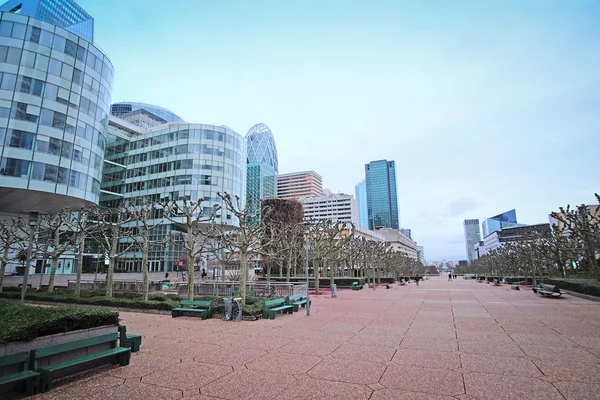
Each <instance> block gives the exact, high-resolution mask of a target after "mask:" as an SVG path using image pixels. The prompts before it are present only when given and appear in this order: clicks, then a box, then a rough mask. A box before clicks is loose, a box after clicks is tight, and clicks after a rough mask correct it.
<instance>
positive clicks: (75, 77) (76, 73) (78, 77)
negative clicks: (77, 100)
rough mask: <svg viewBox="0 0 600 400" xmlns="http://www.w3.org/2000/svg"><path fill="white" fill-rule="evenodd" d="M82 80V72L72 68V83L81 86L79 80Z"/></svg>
mask: <svg viewBox="0 0 600 400" xmlns="http://www.w3.org/2000/svg"><path fill="white" fill-rule="evenodd" d="M82 81H83V72H81V70H79V69H77V68H73V83H75V84H76V85H79V86H81V82H82Z"/></svg>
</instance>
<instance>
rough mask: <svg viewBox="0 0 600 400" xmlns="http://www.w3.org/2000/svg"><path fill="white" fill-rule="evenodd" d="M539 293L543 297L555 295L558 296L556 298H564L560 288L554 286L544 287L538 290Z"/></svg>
mask: <svg viewBox="0 0 600 400" xmlns="http://www.w3.org/2000/svg"><path fill="white" fill-rule="evenodd" d="M537 292H538V293H539V294H541V295H542V296H554V295H555V294H557V295H558V296H556V297H560V296H562V292H561V291H560V289H559V288H558V286H554V285H543V286H542V287H541V289H538V291H537Z"/></svg>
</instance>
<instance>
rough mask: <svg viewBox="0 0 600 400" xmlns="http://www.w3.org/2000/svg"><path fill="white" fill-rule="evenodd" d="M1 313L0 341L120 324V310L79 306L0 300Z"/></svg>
mask: <svg viewBox="0 0 600 400" xmlns="http://www.w3.org/2000/svg"><path fill="white" fill-rule="evenodd" d="M0 315H2V324H0V343H8V342H14V341H19V340H31V339H35V338H36V337H40V336H46V335H53V334H56V333H63V332H70V331H74V330H78V329H89V328H95V327H98V326H102V325H118V324H119V313H117V312H115V311H110V310H95V309H86V308H80V307H38V306H29V305H23V304H20V303H16V302H10V301H2V300H0ZM115 332H116V330H115Z"/></svg>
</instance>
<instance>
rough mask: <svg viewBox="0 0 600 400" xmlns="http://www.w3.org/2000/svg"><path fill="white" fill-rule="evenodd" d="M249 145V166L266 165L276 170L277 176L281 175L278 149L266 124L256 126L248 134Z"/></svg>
mask: <svg viewBox="0 0 600 400" xmlns="http://www.w3.org/2000/svg"><path fill="white" fill-rule="evenodd" d="M246 142H247V145H248V159H247V163H248V164H253V163H264V164H268V165H270V166H271V167H273V169H275V174H278V173H279V162H278V160H277V147H276V146H275V139H274V138H273V132H271V130H270V129H269V127H268V126H267V125H265V124H262V123H260V124H256V125H254V126H253V127H252V128H250V130H249V131H248V133H247V134H246Z"/></svg>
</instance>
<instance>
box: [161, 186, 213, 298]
mask: <svg viewBox="0 0 600 400" xmlns="http://www.w3.org/2000/svg"><path fill="white" fill-rule="evenodd" d="M203 202H204V199H203V198H199V199H198V201H189V200H187V199H183V200H173V201H171V202H165V203H163V204H162V208H163V210H164V217H165V218H166V219H167V220H169V221H171V222H172V223H173V224H175V225H176V226H180V227H182V229H183V231H184V233H185V239H184V240H183V241H176V242H175V244H177V245H181V246H183V247H184V248H185V253H186V258H187V291H188V293H187V295H188V299H190V300H192V299H193V298H194V281H195V276H194V261H195V260H196V258H197V257H198V256H200V255H201V254H203V253H205V252H207V251H209V249H210V248H211V243H210V241H211V240H212V239H213V238H214V237H215V236H216V235H217V231H216V230H215V227H216V225H215V224H214V220H215V217H216V212H217V210H219V208H220V207H219V206H218V205H214V206H212V207H211V212H210V214H209V215H204V207H203V204H202V203H203Z"/></svg>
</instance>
